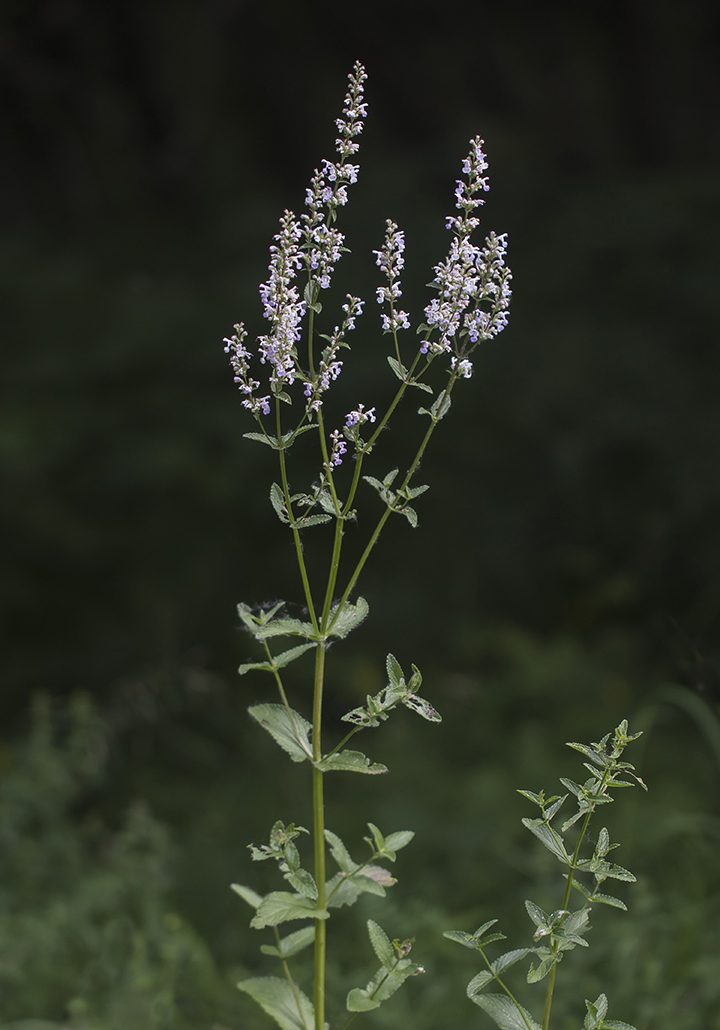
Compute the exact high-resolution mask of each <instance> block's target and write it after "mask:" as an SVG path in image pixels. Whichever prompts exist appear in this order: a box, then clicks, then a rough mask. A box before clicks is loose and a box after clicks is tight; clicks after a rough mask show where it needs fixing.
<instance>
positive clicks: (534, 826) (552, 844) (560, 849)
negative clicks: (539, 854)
mask: <svg viewBox="0 0 720 1030" xmlns="http://www.w3.org/2000/svg"><path fill="white" fill-rule="evenodd" d="M522 824H523V826H525V827H526V828H527V829H528V830H530V832H531V833H534V834H535V836H536V837H537V838H538V840H539V841H542V843H543V844H544V845H545V847H546V848H547V849H548V851H551V852H552V853H553V855H555V857H556V858H557V859H559V860H560V861H561V862H564V863H565V864H566V865H569V864H570V856H569V855H568V853H567V851H566V850H565V847H564V845H563V839H562V837H561V836H560V834H559V833H557V832H556V831H555V830H551V829H550V827H549V826H548V825H547V824H546V822H545V820H544V819H527V818H524V819H523V820H522Z"/></svg>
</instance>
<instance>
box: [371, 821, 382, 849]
mask: <svg viewBox="0 0 720 1030" xmlns="http://www.w3.org/2000/svg"><path fill="white" fill-rule="evenodd" d="M368 828H369V830H370V832H371V833H372V835H373V840H374V842H375V848H376V849H377V850H378V851H382V850H383V848H384V847H385V838H384V837H383V835H382V833H380V830H378V828H377V826H376V825H375V823H368Z"/></svg>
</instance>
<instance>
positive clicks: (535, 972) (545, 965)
mask: <svg viewBox="0 0 720 1030" xmlns="http://www.w3.org/2000/svg"><path fill="white" fill-rule="evenodd" d="M561 958H562V952H559V953H558V954H557V955H549V956H548V957H547V958H544V959H543V960H542V962H541V963H540V965H539V966H538V967H537V969H536V968H535V966H534V965H533V963H532V962H531V963H530V968H529V969H528V974H527V982H528V983H529V984H536V983H539V982H540V980H544V979H545V977H546V976H547V975H548V973H549V972H550V970H551V969H552V967H553V966H556V965H557V964H558V962H559V961H560V959H561Z"/></svg>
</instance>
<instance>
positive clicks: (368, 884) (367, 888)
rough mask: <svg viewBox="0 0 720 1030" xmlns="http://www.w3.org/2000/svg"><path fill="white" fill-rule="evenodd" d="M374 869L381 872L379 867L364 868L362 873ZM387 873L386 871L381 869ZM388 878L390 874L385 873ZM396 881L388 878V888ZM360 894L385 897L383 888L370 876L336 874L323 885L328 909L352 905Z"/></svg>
mask: <svg viewBox="0 0 720 1030" xmlns="http://www.w3.org/2000/svg"><path fill="white" fill-rule="evenodd" d="M374 869H378V870H381V869H382V867H381V866H365V867H364V872H365V873H368V872H372V871H373V870H374ZM382 872H383V873H387V870H386V869H382ZM387 875H388V876H389V875H390V874H389V873H387ZM396 882H397V881H396V880H394V879H393V878H392V877H390V882H389V883H388V886H392V884H394V883H396ZM361 894H375V895H376V896H377V897H379V898H384V897H385V887H384V886H383V885H382V884H381V883H378V881H377V880H374V879H373V878H372V876H366V875H363V873H358V875H357V876H352V877H351V876H346V875H345V874H344V873H337V874H336V875H335V876H333V878H332V879H331V880H328V882H327V884H326V885H325V895H326V897H327V907H328V908H342V907H343V905H354V904H355V902H356V901H357V899H358V898H359V897H360V895H361Z"/></svg>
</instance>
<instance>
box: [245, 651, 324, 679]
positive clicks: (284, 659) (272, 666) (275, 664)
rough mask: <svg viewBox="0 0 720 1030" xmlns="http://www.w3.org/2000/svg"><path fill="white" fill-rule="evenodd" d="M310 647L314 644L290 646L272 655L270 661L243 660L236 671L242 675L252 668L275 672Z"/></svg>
mask: <svg viewBox="0 0 720 1030" xmlns="http://www.w3.org/2000/svg"><path fill="white" fill-rule="evenodd" d="M311 647H315V644H300V645H299V646H298V647H291V648H290V649H289V650H288V651H281V653H280V654H276V655H273V659H272V662H245V663H244V664H243V665H240V666H238V673H239V674H240V675H241V676H244V675H245V673H246V672H252V671H253V670H258V671H260V672H275V670H276V669H283V668H284V667H285V666H286V665H289V664H290V662H294V661H295V659H296V658H299V657H300V655H301V654H305V652H306V651H309V650H310V648H311Z"/></svg>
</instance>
